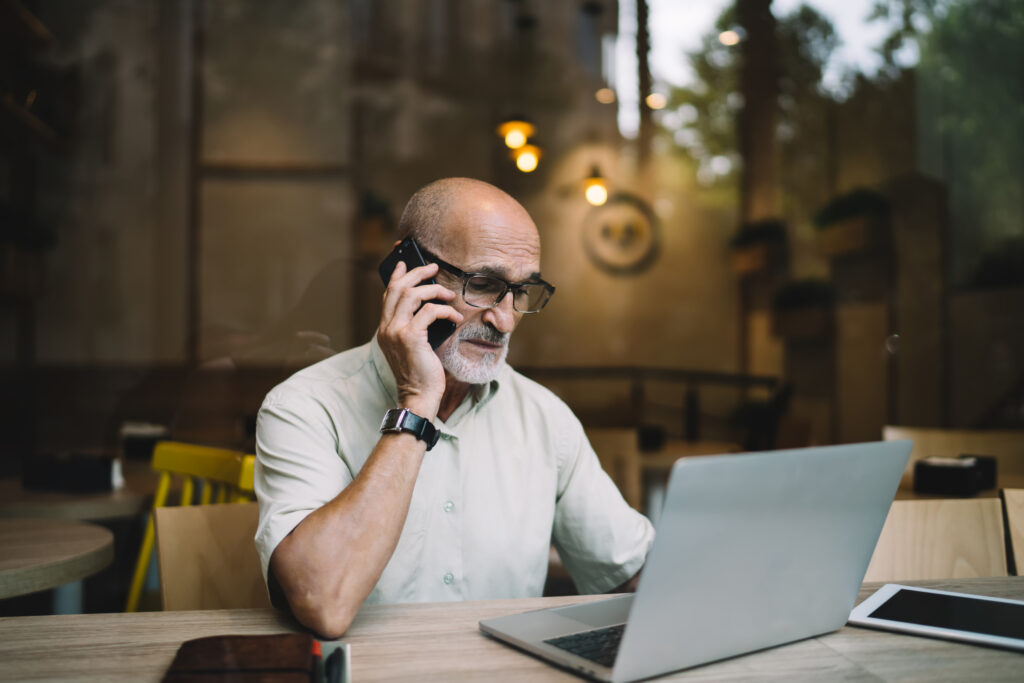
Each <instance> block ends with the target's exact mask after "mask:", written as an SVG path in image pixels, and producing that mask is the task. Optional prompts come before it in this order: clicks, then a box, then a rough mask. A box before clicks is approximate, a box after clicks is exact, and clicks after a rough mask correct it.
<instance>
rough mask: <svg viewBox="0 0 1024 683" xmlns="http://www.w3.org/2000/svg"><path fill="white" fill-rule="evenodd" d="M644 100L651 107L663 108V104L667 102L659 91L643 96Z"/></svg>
mask: <svg viewBox="0 0 1024 683" xmlns="http://www.w3.org/2000/svg"><path fill="white" fill-rule="evenodd" d="M644 102H646V103H647V106H648V107H650V108H651V109H664V108H665V105H666V104H668V100H666V99H665V96H664V95H662V94H661V93H660V92H652V93H651V94H650V95H648V96H647V97H646V98H644Z"/></svg>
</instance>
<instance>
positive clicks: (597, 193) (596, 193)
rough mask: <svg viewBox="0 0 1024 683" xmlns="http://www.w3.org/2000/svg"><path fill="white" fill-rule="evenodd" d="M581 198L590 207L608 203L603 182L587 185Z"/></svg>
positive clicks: (606, 191)
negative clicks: (583, 198) (584, 199)
mask: <svg viewBox="0 0 1024 683" xmlns="http://www.w3.org/2000/svg"><path fill="white" fill-rule="evenodd" d="M583 196H584V197H586V198H587V202H588V203H589V204H591V205H592V206H601V205H602V204H604V203H605V202H606V201H608V189H607V188H606V187H605V186H604V182H603V181H598V182H596V183H592V184H588V185H587V189H586V190H584V191H583Z"/></svg>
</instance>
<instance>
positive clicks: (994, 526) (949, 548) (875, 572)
mask: <svg viewBox="0 0 1024 683" xmlns="http://www.w3.org/2000/svg"><path fill="white" fill-rule="evenodd" d="M1006 575H1007V573H1006V546H1005V544H1004V539H1003V512H1002V506H1001V505H1000V503H999V500H998V499H996V498H977V499H971V500H963V499H935V500H897V501H895V502H894V503H893V504H892V507H891V508H890V509H889V516H888V517H887V518H886V520H885V526H884V527H883V528H882V535H881V537H880V538H879V539H878V545H877V546H875V553H874V555H873V556H872V557H871V563H870V564H869V565H868V571H867V575H866V576H865V577H864V580H865V581H912V580H916V579H952V578H956V579H960V578H973V577H982V576H1006Z"/></svg>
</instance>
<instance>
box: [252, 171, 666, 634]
mask: <svg viewBox="0 0 1024 683" xmlns="http://www.w3.org/2000/svg"><path fill="white" fill-rule="evenodd" d="M399 233H400V234H401V235H402V236H403V237H405V236H412V237H414V238H415V239H416V241H417V243H418V244H419V245H420V246H421V248H422V249H423V251H424V252H425V253H424V256H425V257H426V259H427V260H428V261H430V262H429V263H428V264H427V265H425V266H422V267H419V268H415V269H413V270H410V271H408V272H407V271H406V268H405V265H404V264H402V263H400V264H399V265H398V267H397V268H396V269H395V271H394V273H393V275H392V277H391V280H390V282H389V283H388V286H387V290H386V291H385V293H384V301H383V307H382V313H381V321H380V325H379V327H378V329H377V334H376V336H375V337H374V339H373V340H372V341H371V342H370V343H369V344H366V345H364V346H361V347H358V348H355V349H352V350H350V351H346V352H344V353H340V354H338V355H336V356H332V357H331V358H328V359H327V360H324V361H322V362H320V363H317V364H316V365H313V366H310V367H309V368H306V369H305V370H302V371H300V372H299V373H297V374H296V375H294V376H292V377H291V378H290V379H288V380H287V381H285V382H284V383H282V384H281V385H279V386H277V387H276V388H275V389H274V390H273V391H271V392H270V393H269V394H268V395H267V398H266V400H265V401H264V403H263V407H262V408H261V409H260V414H259V421H258V426H257V435H256V439H257V440H256V453H257V463H256V479H255V487H256V495H257V497H258V499H259V503H260V524H259V529H258V531H257V535H256V545H257V549H258V551H259V554H260V559H261V561H262V563H263V569H264V575H265V576H266V577H267V581H268V585H269V586H271V592H272V594H274V593H275V592H276V591H277V589H278V586H279V588H280V591H281V592H283V595H284V597H285V598H286V599H287V602H288V604H289V606H290V607H291V609H292V612H293V613H294V614H295V616H296V618H297V619H298V620H299V621H300V622H302V623H303V624H305V625H306V626H308V627H310V628H311V629H313V630H314V631H316V632H318V633H320V634H322V635H325V636H328V637H337V636H340V635H341V634H342V633H343V632H344V631H345V630H346V629H347V628H348V625H349V624H350V623H351V621H352V619H353V618H354V617H355V615H356V613H357V612H358V611H359V608H360V606H361V605H362V604H363V602H364V601H366V602H416V601H435V602H440V601H449V600H465V599H486V598H502V597H527V596H537V595H540V594H541V591H542V589H543V585H544V580H545V575H546V572H547V564H548V548H549V545H550V543H551V542H552V541H553V542H554V543H555V545H556V547H557V548H558V550H559V553H560V554H561V556H562V559H563V562H564V563H565V565H566V568H567V569H568V570H569V572H570V574H571V575H572V577H573V579H574V581H575V582H576V584H577V586H578V587H579V588H580V589H581V590H582V591H585V592H607V591H610V590H613V589H616V588H617V587H627V588H628V587H629V585H628V584H629V582H630V580H631V579H634V578H635V576H636V575H637V573H638V572H639V570H640V568H641V567H642V565H643V562H644V559H645V557H646V554H647V550H648V548H649V547H650V545H651V542H652V541H653V530H652V528H651V525H650V523H649V522H648V521H647V520H646V519H645V518H644V517H643V516H642V515H640V514H639V513H637V512H636V511H634V510H632V509H631V508H630V507H629V506H628V505H626V503H625V501H624V500H623V499H622V496H621V495H620V494H619V492H618V490H617V489H616V488H615V485H614V484H613V483H612V482H611V480H610V479H609V478H608V477H607V475H605V473H604V472H603V471H602V470H601V468H600V465H599V463H598V460H597V457H596V456H595V455H594V452H593V450H592V449H591V448H590V445H589V444H588V442H587V440H586V437H585V436H584V433H583V429H582V428H581V426H580V423H579V421H578V420H576V418H575V417H574V416H573V415H572V413H571V411H570V410H569V409H568V407H567V406H565V404H563V403H562V402H561V401H560V400H558V399H557V398H556V397H555V396H554V395H553V394H552V393H551V392H549V391H547V390H546V389H544V388H543V387H541V386H540V385H538V384H536V383H534V382H532V381H530V380H528V379H526V378H525V377H523V376H521V375H519V374H518V373H516V372H514V371H513V370H512V369H511V368H510V367H508V365H506V363H505V355H506V353H507V350H508V341H509V337H510V335H511V333H512V331H513V330H514V329H515V327H516V325H518V323H519V321H520V320H521V318H522V316H523V315H524V314H525V313H530V312H536V311H538V310H539V309H540V308H542V307H543V306H544V304H545V303H546V302H547V298H548V297H549V296H550V294H551V292H553V288H552V287H551V286H550V285H547V283H544V281H543V280H541V279H540V237H539V235H538V233H537V228H536V226H535V225H534V224H533V221H532V220H531V219H530V216H529V214H527V212H526V210H525V209H524V208H523V207H522V206H521V205H520V204H519V203H518V202H516V201H515V200H514V199H513V198H512V197H510V196H509V195H507V194H505V193H504V192H502V191H501V190H499V189H498V188H496V187H494V186H492V185H489V184H487V183H483V182H480V181H477V180H470V179H467V178H449V179H445V180H440V181H436V182H434V183H431V184H430V185H427V186H426V187H424V188H422V189H421V190H419V191H418V192H417V193H416V194H415V195H414V196H413V197H412V199H411V200H410V201H409V204H408V206H407V207H406V209H405V212H404V213H403V215H402V218H401V220H400V222H399ZM429 278H435V279H436V280H437V284H433V285H421V282H422V281H424V280H426V279H429ZM434 300H439V302H440V303H430V302H431V301H434ZM439 319H445V320H450V321H452V322H454V323H456V331H455V333H454V334H453V335H452V336H451V337H449V338H448V339H447V340H446V341H445V342H444V344H442V345H441V346H440V347H438V349H437V351H436V352H435V351H434V350H433V349H432V348H431V346H430V344H429V343H428V341H427V327H428V326H429V325H430V323H432V322H434V321H435V320H439ZM399 410H407V411H409V413H411V414H412V417H410V418H407V423H408V422H412V423H416V424H418V425H420V426H422V425H423V424H425V423H424V422H422V421H420V420H417V416H418V417H419V418H422V420H423V421H427V423H429V424H432V426H433V427H430V426H429V425H428V426H427V427H426V430H427V433H426V434H422V433H410V432H408V431H400V430H399V431H394V430H392V431H384V432H383V433H382V432H381V418H382V417H383V416H384V415H385V413H388V415H389V421H387V422H388V424H389V425H390V426H391V427H392V428H393V427H394V426H395V424H396V423H397V417H398V415H400V413H399ZM389 411H391V412H389ZM433 428H436V430H437V431H438V432H439V436H438V438H437V442H436V446H435V447H432V448H431V450H430V452H429V453H428V452H427V450H428V446H429V445H430V444H429V443H428V442H430V441H432V439H431V433H430V432H432V431H433Z"/></svg>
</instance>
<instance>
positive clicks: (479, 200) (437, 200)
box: [398, 178, 539, 251]
mask: <svg viewBox="0 0 1024 683" xmlns="http://www.w3.org/2000/svg"><path fill="white" fill-rule="evenodd" d="M497 212H501V213H503V214H505V215H506V216H507V217H508V219H509V220H510V221H513V222H516V223H520V224H523V223H524V222H525V223H526V224H528V225H529V227H530V228H531V229H532V233H533V236H532V237H531V238H530V241H534V240H538V241H539V238H537V236H536V230H537V228H536V226H534V225H533V220H532V219H531V218H530V215H529V214H528V213H527V211H526V209H524V208H523V207H522V205H521V204H520V203H519V202H517V201H516V200H515V199H514V198H513V197H512V196H511V195H509V194H508V193H506V192H504V191H503V190H500V189H498V188H497V187H495V186H494V185H491V184H490V183H485V182H484V181H482V180H475V179H473V178H442V179H440V180H435V181H434V182H432V183H430V184H428V185H425V186H423V187H422V188H420V189H419V190H417V191H416V193H415V194H414V195H413V196H412V197H411V198H410V199H409V203H408V204H406V205H405V210H404V211H403V212H402V218H401V219H400V220H399V222H398V238H399V239H405V238H406V237H412V238H414V239H415V240H416V241H417V242H419V243H420V244H422V245H423V246H424V247H426V248H427V249H428V250H432V251H434V250H438V249H441V248H442V247H443V246H444V245H445V244H446V243H447V242H448V241H449V240H450V238H451V237H452V236H453V235H452V232H453V228H456V227H459V226H458V225H457V224H458V223H460V222H462V220H464V219H465V218H466V217H467V216H469V215H473V214H489V213H497ZM461 227H466V226H461ZM527 232H530V231H529V230H528V231H527Z"/></svg>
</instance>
